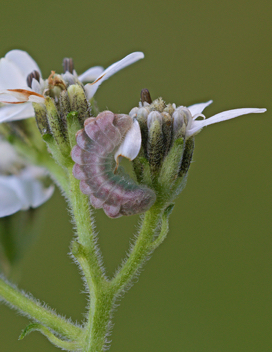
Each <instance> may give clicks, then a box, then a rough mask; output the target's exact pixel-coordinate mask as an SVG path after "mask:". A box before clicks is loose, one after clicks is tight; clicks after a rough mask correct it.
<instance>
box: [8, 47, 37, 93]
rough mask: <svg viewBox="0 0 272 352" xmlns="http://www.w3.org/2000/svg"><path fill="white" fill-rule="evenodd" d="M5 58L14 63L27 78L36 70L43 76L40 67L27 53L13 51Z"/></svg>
mask: <svg viewBox="0 0 272 352" xmlns="http://www.w3.org/2000/svg"><path fill="white" fill-rule="evenodd" d="M5 58H6V59H7V60H9V61H11V62H13V63H14V64H15V65H16V66H17V67H18V68H19V69H20V71H21V72H22V74H23V76H24V77H25V78H26V77H27V76H28V75H29V74H30V73H31V72H32V71H34V70H35V71H38V72H39V73H40V75H41V71H40V68H39V66H38V65H37V63H36V62H35V61H34V60H33V59H32V57H31V56H30V55H29V54H28V53H27V52H26V51H23V50H11V51H10V52H8V53H7V54H6V56H5ZM6 88H7V87H6ZM16 88H18V87H16Z"/></svg>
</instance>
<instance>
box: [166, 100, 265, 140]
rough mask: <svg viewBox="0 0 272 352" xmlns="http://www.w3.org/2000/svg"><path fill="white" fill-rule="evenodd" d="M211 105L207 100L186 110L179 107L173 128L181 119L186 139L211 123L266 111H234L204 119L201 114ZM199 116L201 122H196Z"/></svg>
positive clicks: (248, 109) (247, 109)
mask: <svg viewBox="0 0 272 352" xmlns="http://www.w3.org/2000/svg"><path fill="white" fill-rule="evenodd" d="M211 103H212V100H209V101H207V102H206V103H199V104H194V105H191V106H189V107H188V108H186V107H184V106H179V107H178V108H176V109H175V112H174V113H173V118H174V126H175V123H176V124H178V122H179V120H180V119H182V121H183V122H184V123H185V124H186V137H187V138H188V137H190V136H192V135H195V134H197V133H198V132H200V130H201V129H202V128H203V127H205V126H208V125H211V124H213V123H217V122H221V121H225V120H230V119H233V118H235V117H238V116H241V115H246V114H253V113H255V114H256V113H263V112H265V111H266V109H258V108H243V109H234V110H227V111H223V112H220V113H219V114H216V115H214V116H212V117H210V118H208V119H206V117H205V116H204V115H203V114H202V112H203V110H204V109H205V108H206V107H207V106H209V105H210V104H211ZM200 116H201V117H203V120H196V119H197V118H198V117H200Z"/></svg>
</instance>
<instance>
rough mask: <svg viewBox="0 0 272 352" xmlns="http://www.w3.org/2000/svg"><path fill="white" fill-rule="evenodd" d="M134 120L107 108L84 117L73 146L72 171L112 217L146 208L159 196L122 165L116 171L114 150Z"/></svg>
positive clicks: (95, 204) (97, 204)
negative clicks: (84, 119) (139, 182)
mask: <svg viewBox="0 0 272 352" xmlns="http://www.w3.org/2000/svg"><path fill="white" fill-rule="evenodd" d="M132 124H133V119H132V118H131V117H130V116H129V115H119V114H113V113H112V112H111V111H104V112H102V113H100V114H99V115H98V116H97V117H96V118H89V119H87V120H86V121H85V124H84V129H82V130H80V131H78V133H77V135H76V140H77V145H76V146H75V147H74V148H73V150H72V159H73V160H74V162H75V165H74V169H73V174H74V176H75V178H77V179H79V180H80V189H81V191H82V192H83V193H84V194H87V195H88V196H89V197H90V202H91V204H92V205H93V206H94V207H95V208H103V209H104V211H105V213H106V214H107V215H108V216H109V217H111V218H117V217H120V216H122V215H133V214H138V213H142V212H145V211H147V210H148V209H149V208H150V207H151V206H152V205H153V204H154V202H155V200H156V195H155V193H154V191H153V190H151V189H149V188H147V187H144V186H141V185H138V184H136V183H135V182H134V181H133V180H132V179H131V178H130V177H129V176H128V175H126V174H124V173H123V172H122V168H119V170H118V172H117V173H114V168H115V163H114V152H115V151H116V149H117V148H118V147H119V146H120V144H121V142H122V140H123V138H124V137H125V135H126V133H127V131H128V130H129V129H130V127H131V126H132Z"/></svg>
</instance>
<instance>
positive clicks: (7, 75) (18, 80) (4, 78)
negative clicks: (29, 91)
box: [0, 58, 27, 89]
mask: <svg viewBox="0 0 272 352" xmlns="http://www.w3.org/2000/svg"><path fill="white" fill-rule="evenodd" d="M26 87H27V82H26V77H25V76H24V75H23V74H22V72H21V71H20V69H19V68H18V67H17V66H16V65H15V64H14V63H13V62H11V61H8V60H7V59H6V58H3V59H1V60H0V89H12V88H23V89H24V88H26Z"/></svg>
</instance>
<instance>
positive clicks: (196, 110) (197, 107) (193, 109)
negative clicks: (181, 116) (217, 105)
mask: <svg viewBox="0 0 272 352" xmlns="http://www.w3.org/2000/svg"><path fill="white" fill-rule="evenodd" d="M212 102H213V101H212V100H209V101H207V102H206V103H198V104H194V105H191V106H188V109H189V110H190V113H191V115H192V116H193V117H194V116H195V115H197V114H201V113H202V111H203V110H204V109H205V108H206V107H207V106H209V105H210V104H211V103H212Z"/></svg>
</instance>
